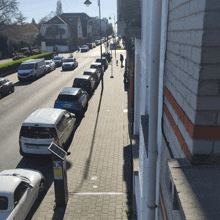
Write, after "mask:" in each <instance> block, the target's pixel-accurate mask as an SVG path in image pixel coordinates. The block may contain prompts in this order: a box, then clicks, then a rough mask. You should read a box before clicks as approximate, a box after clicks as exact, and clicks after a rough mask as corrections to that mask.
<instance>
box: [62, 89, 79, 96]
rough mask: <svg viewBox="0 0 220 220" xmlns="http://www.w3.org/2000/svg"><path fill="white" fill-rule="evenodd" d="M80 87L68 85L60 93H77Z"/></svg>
mask: <svg viewBox="0 0 220 220" xmlns="http://www.w3.org/2000/svg"><path fill="white" fill-rule="evenodd" d="M79 90H80V88H73V87H66V88H63V90H62V91H61V92H60V94H59V95H77V93H78V92H79Z"/></svg>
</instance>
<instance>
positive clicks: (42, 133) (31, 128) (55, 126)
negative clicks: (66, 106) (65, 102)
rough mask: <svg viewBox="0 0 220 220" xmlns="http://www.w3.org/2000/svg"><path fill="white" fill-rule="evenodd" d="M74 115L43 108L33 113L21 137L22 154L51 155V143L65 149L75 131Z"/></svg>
mask: <svg viewBox="0 0 220 220" xmlns="http://www.w3.org/2000/svg"><path fill="white" fill-rule="evenodd" d="M75 122H76V117H75V115H74V114H72V113H70V112H68V111H66V110H63V109H55V108H42V109H38V110H36V111H35V112H33V113H32V114H31V115H30V116H29V117H28V118H27V119H26V120H25V121H24V122H23V123H22V126H21V130H20V135H19V144H20V154H21V155H22V156H28V155H31V154H36V155H37V154H38V155H42V154H43V155H50V154H51V152H50V151H49V150H48V147H49V146H50V144H51V142H54V143H56V144H57V145H59V146H60V147H62V148H63V149H64V147H65V144H66V142H67V141H68V139H69V138H70V136H71V134H72V132H73V130H74V129H75Z"/></svg>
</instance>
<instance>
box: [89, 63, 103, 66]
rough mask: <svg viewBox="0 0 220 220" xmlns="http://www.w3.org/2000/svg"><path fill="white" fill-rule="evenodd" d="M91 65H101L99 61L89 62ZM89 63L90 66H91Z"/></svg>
mask: <svg viewBox="0 0 220 220" xmlns="http://www.w3.org/2000/svg"><path fill="white" fill-rule="evenodd" d="M91 65H96V66H98V65H102V64H101V63H98V62H96V63H91ZM91 65H90V66H91Z"/></svg>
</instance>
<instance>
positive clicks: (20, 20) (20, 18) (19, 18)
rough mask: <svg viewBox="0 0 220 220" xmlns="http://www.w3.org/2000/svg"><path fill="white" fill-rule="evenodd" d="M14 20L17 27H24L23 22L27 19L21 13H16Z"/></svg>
mask: <svg viewBox="0 0 220 220" xmlns="http://www.w3.org/2000/svg"><path fill="white" fill-rule="evenodd" d="M15 18H16V23H17V24H18V25H21V26H24V25H25V24H26V22H25V21H26V20H27V17H25V16H24V15H23V14H22V12H21V11H20V12H19V13H17V16H16V17H15Z"/></svg>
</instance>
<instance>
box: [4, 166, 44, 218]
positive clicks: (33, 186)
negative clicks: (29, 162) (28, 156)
mask: <svg viewBox="0 0 220 220" xmlns="http://www.w3.org/2000/svg"><path fill="white" fill-rule="evenodd" d="M44 186H45V178H44V176H43V175H42V174H41V172H39V171H38V170H32V169H10V170H4V171H2V172H1V173H0V219H2V220H3V219H4V220H5V219H8V220H9V219H10V220H12V219H19V220H23V219H25V217H26V215H27V214H28V212H29V211H30V209H31V207H32V205H33V204H34V202H35V200H36V199H37V197H38V195H39V193H40V192H42V190H43V189H44Z"/></svg>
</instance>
